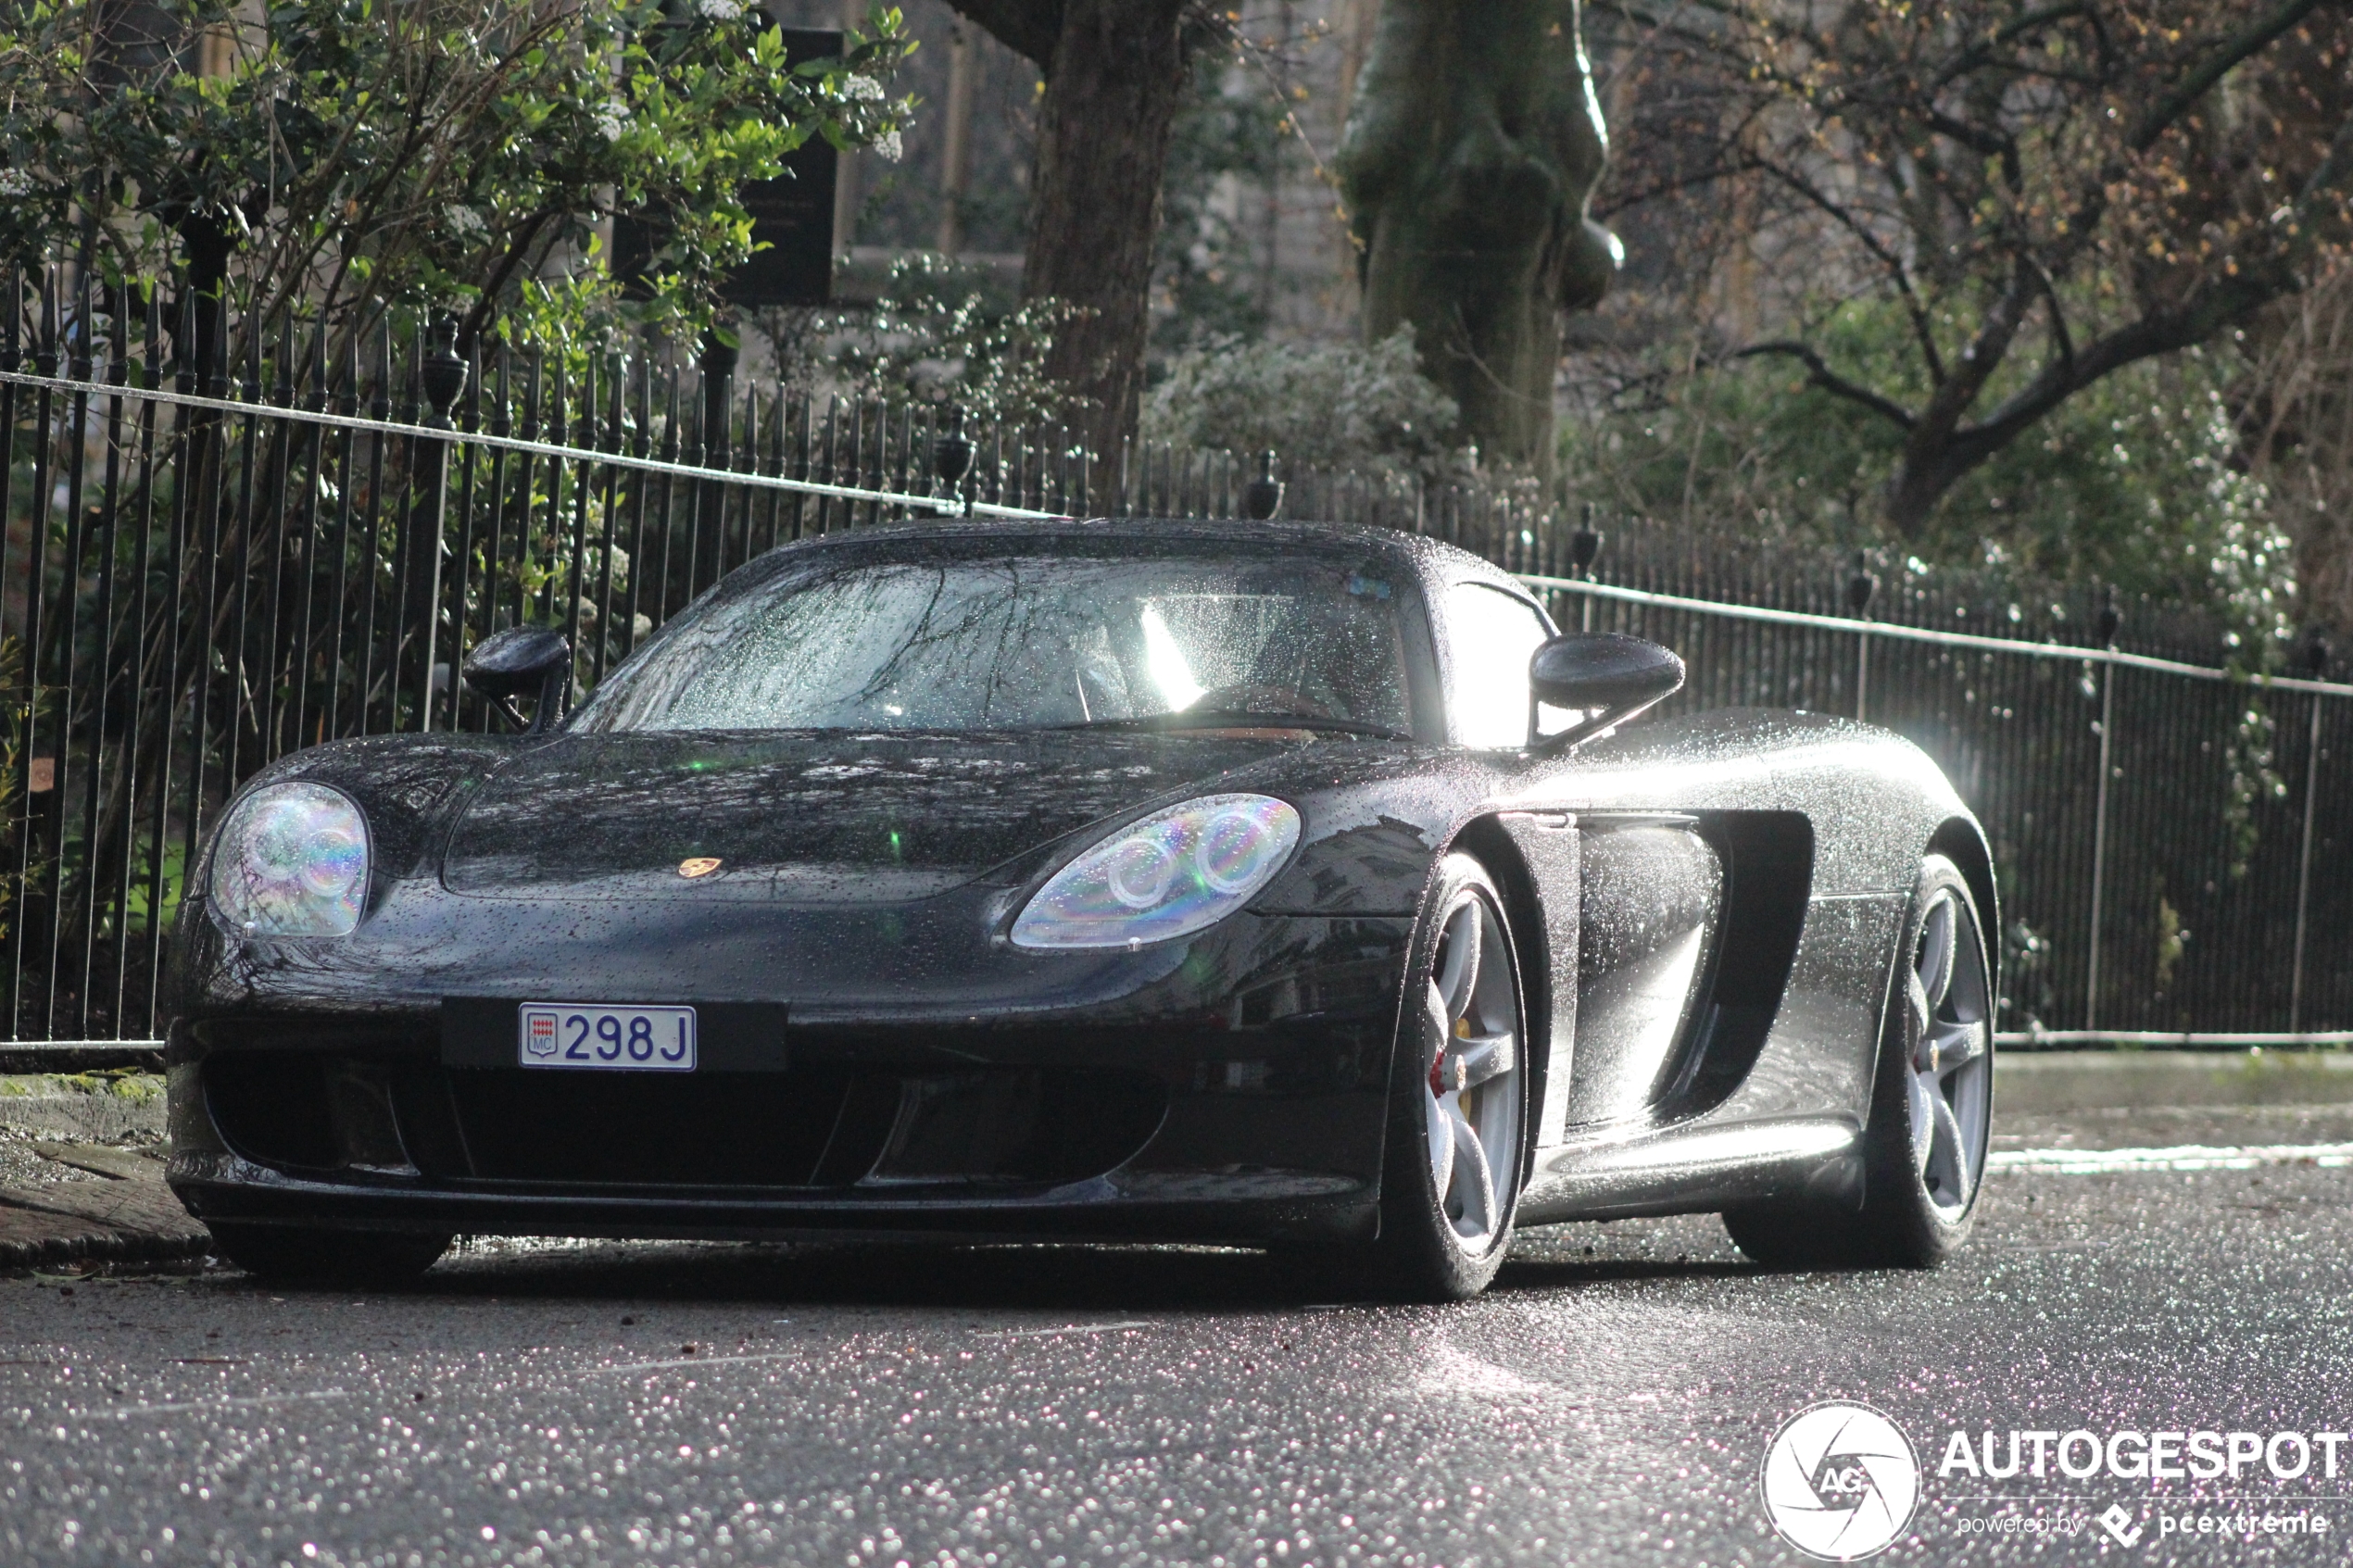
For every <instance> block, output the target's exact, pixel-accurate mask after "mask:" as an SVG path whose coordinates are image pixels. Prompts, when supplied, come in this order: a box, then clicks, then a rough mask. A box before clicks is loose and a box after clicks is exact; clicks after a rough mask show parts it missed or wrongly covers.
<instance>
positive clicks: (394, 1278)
mask: <svg viewBox="0 0 2353 1568" xmlns="http://www.w3.org/2000/svg"><path fill="white" fill-rule="evenodd" d="M207 1228H208V1229H209V1230H210V1231H211V1232H212V1240H213V1246H214V1248H215V1249H216V1250H217V1251H219V1252H220V1255H221V1256H222V1257H224V1258H226V1259H228V1260H229V1261H231V1262H233V1263H234V1264H236V1265H237V1267H239V1268H241V1269H243V1270H245V1273H249V1274H255V1275H258V1276H259V1277H260V1278H263V1279H269V1280H284V1281H288V1282H291V1283H296V1284H314V1285H346V1286H385V1285H400V1284H404V1283H406V1282H407V1281H409V1280H412V1279H414V1278H416V1277H417V1276H418V1275H419V1274H421V1273H424V1272H425V1271H426V1270H427V1269H430V1268H432V1267H433V1266H434V1263H435V1262H437V1261H440V1258H441V1255H442V1254H443V1253H444V1252H447V1251H448V1250H449V1243H450V1241H451V1239H452V1238H451V1237H449V1236H444V1235H435V1234H419V1233H417V1232H413V1231H335V1230H318V1229H312V1228H309V1227H306V1226H301V1225H257V1224H241V1223H237V1222H235V1221H230V1220H221V1221H215V1222H213V1223H211V1224H210V1225H208V1227H207Z"/></svg>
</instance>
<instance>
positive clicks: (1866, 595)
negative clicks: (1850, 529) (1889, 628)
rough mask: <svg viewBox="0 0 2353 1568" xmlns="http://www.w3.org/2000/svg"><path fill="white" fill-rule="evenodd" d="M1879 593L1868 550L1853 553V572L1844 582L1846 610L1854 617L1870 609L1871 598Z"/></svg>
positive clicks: (1876, 577) (1877, 581)
mask: <svg viewBox="0 0 2353 1568" xmlns="http://www.w3.org/2000/svg"><path fill="white" fill-rule="evenodd" d="M1878 592H1879V577H1878V575H1877V574H1876V573H1874V572H1873V571H1871V557H1870V552H1869V551H1868V550H1857V551H1856V552H1855V571H1854V574H1853V575H1852V576H1850V577H1848V578H1847V580H1846V608H1848V609H1850V610H1852V611H1853V612H1854V613H1856V615H1860V614H1862V613H1863V612H1864V611H1865V610H1867V609H1869V608H1870V607H1871V599H1872V596H1875V595H1876V594H1878Z"/></svg>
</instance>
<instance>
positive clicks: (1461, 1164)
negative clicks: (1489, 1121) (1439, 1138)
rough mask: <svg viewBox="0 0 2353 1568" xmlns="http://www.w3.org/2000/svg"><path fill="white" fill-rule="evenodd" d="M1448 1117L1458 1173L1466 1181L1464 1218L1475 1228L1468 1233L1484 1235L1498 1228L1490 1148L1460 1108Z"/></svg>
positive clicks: (1468, 1234) (1463, 1191)
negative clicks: (1466, 1119)
mask: <svg viewBox="0 0 2353 1568" xmlns="http://www.w3.org/2000/svg"><path fill="white" fill-rule="evenodd" d="M1446 1120H1447V1122H1448V1123H1450V1124H1451V1126H1452V1128H1453V1140H1454V1171H1455V1174H1456V1176H1457V1177H1458V1178H1459V1179H1460V1180H1461V1181H1462V1183H1463V1187H1462V1198H1463V1219H1464V1220H1465V1221H1466V1223H1470V1224H1472V1225H1473V1226H1474V1227H1475V1228H1473V1229H1471V1230H1468V1231H1466V1232H1465V1233H1464V1234H1465V1235H1466V1236H1485V1235H1487V1234H1488V1233H1489V1232H1490V1231H1492V1230H1493V1229H1494V1228H1495V1178H1494V1173H1492V1172H1491V1171H1489V1170H1488V1168H1487V1149H1486V1148H1485V1146H1483V1145H1482V1144H1480V1142H1479V1141H1478V1134H1477V1133H1475V1132H1473V1131H1472V1130H1471V1124H1470V1123H1468V1122H1466V1121H1464V1120H1463V1113H1462V1110H1460V1108H1459V1107H1458V1108H1456V1109H1455V1110H1450V1111H1449V1112H1447V1117H1446ZM1456 1228H1457V1229H1460V1228H1461V1227H1460V1226H1457V1227H1456Z"/></svg>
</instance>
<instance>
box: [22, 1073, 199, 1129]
mask: <svg viewBox="0 0 2353 1568" xmlns="http://www.w3.org/2000/svg"><path fill="white" fill-rule="evenodd" d="M163 1111H164V1104H163V1078H162V1075H161V1074H159V1073H155V1074H142V1075H140V1076H137V1077H132V1078H119V1079H105V1078H85V1077H78V1076H69V1075H67V1074H64V1073H39V1074H31V1075H26V1076H18V1077H0V1127H6V1128H7V1129H8V1130H9V1131H10V1132H16V1133H27V1134H31V1135H36V1136H40V1137H62V1138H75V1139H82V1140H86V1141H89V1142H93V1143H111V1142H113V1141H115V1140H116V1139H118V1138H121V1137H123V1136H125V1135H129V1134H132V1133H153V1134H156V1135H158V1136H160V1135H162V1133H163Z"/></svg>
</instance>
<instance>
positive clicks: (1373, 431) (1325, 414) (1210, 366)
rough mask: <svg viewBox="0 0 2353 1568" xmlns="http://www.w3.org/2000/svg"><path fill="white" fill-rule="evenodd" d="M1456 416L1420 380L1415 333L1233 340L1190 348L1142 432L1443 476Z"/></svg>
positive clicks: (1453, 457) (1156, 394) (1149, 407)
mask: <svg viewBox="0 0 2353 1568" xmlns="http://www.w3.org/2000/svg"><path fill="white" fill-rule="evenodd" d="M1458 417H1459V410H1458V409H1457V408H1455V406H1454V400H1453V398H1451V397H1449V396H1447V395H1446V394H1445V393H1443V392H1441V391H1440V390H1439V388H1438V387H1437V386H1436V385H1434V384H1433V383H1431V382H1429V381H1428V379H1427V378H1425V377H1424V376H1423V375H1422V373H1421V370H1420V367H1419V366H1418V364H1417V363H1416V360H1415V358H1414V335H1413V332H1412V331H1411V330H1410V329H1408V330H1405V331H1402V332H1398V333H1397V335H1396V336H1394V337H1392V338H1390V339H1389V341H1388V342H1386V343H1381V344H1377V345H1374V346H1373V347H1371V348H1365V347H1360V346H1359V345H1355V344H1289V343H1254V344H1244V343H1239V342H1235V341H1230V340H1229V341H1227V342H1224V343H1219V344H1215V345H1210V346H1207V347H1203V348H1196V349H1191V350H1189V351H1187V352H1186V353H1183V354H1180V355H1178V356H1177V357H1176V358H1175V359H1174V360H1173V361H1172V362H1171V363H1170V366H1169V371H1168V374H1167V376H1166V378H1165V379H1164V380H1163V381H1162V382H1161V383H1160V384H1159V385H1158V386H1156V387H1154V388H1153V389H1152V391H1151V395H1149V396H1148V397H1147V398H1146V399H1145V403H1144V417H1143V434H1144V438H1145V439H1146V440H1148V441H1165V442H1169V443H1172V444H1174V445H1179V446H1189V447H1209V448H1218V447H1223V448H1226V449H1227V450H1231V451H1237V452H1257V451H1263V450H1266V449H1269V448H1271V449H1273V450H1274V451H1276V452H1277V453H1279V454H1281V455H1282V456H1283V457H1285V458H1293V459H1297V460H1300V461H1304V462H1311V463H1316V464H1320V465H1322V466H1325V467H1328V468H1342V469H1359V470H1376V471H1385V472H1397V471H1401V470H1410V471H1413V472H1416V473H1420V474H1422V475H1424V476H1426V477H1429V478H1439V477H1442V476H1444V475H1446V474H1448V473H1451V472H1453V470H1455V469H1456V468H1457V467H1458V466H1460V464H1461V461H1462V459H1461V458H1459V457H1458V456H1457V454H1456V452H1455V449H1454V446H1453V433H1454V430H1455V422H1456V420H1457V418H1458Z"/></svg>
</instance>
